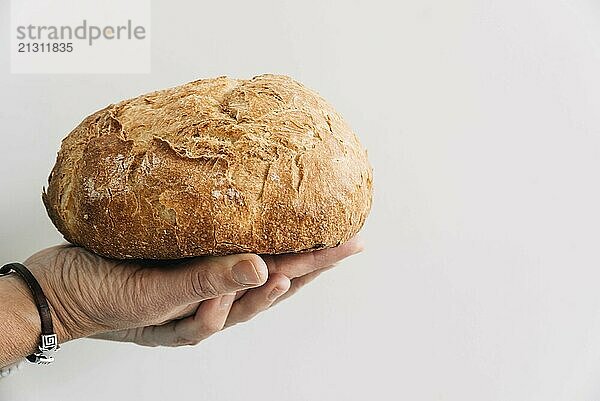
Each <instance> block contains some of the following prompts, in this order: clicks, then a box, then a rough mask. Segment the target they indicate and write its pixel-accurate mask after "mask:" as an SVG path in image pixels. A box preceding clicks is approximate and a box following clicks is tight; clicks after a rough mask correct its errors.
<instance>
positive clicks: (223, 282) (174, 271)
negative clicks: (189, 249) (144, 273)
mask: <svg viewBox="0 0 600 401" xmlns="http://www.w3.org/2000/svg"><path fill="white" fill-rule="evenodd" d="M155 273H156V274H153V275H150V276H151V278H150V277H149V279H150V280H152V281H153V282H152V283H150V288H155V290H156V291H157V295H158V296H161V298H163V299H165V300H166V301H167V303H169V304H171V305H173V306H175V305H187V304H190V303H193V302H199V301H203V300H206V299H210V298H216V297H218V296H221V295H225V294H230V293H232V292H236V291H240V290H243V289H246V288H252V287H258V286H260V285H262V284H264V283H265V282H266V281H267V278H268V275H269V273H268V270H267V265H266V263H265V262H264V261H263V260H262V258H261V257H260V256H258V255H254V254H239V255H227V256H216V257H200V258H194V259H190V260H188V261H185V262H183V263H181V264H178V265H177V266H174V267H173V266H164V267H161V268H160V269H156V270H155Z"/></svg>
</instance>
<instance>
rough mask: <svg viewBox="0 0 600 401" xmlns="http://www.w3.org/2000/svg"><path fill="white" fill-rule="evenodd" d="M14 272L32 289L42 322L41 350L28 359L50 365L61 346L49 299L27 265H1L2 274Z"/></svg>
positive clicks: (0, 273) (0, 271)
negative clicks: (55, 331) (53, 323)
mask: <svg viewBox="0 0 600 401" xmlns="http://www.w3.org/2000/svg"><path fill="white" fill-rule="evenodd" d="M13 272H14V273H17V274H18V275H19V276H21V278H23V280H25V282H26V283H27V286H28V287H29V289H30V290H31V293H32V295H33V300H34V302H35V305H36V306H37V309H38V312H39V313H40V321H41V323H42V335H41V337H40V345H39V346H38V349H39V351H38V352H34V353H33V354H31V355H29V356H27V360H28V361H29V362H31V363H35V364H39V365H49V364H51V363H52V362H54V353H55V352H56V351H58V350H59V349H60V346H59V345H58V338H57V336H56V334H55V333H54V326H53V325H52V314H51V313H50V306H49V305H48V300H47V299H46V296H45V295H44V291H43V290H42V287H41V286H40V283H38V281H37V280H36V278H35V277H34V275H33V274H32V273H31V272H30V271H29V269H28V268H27V267H25V266H24V265H22V264H21V263H9V264H7V265H4V266H2V267H0V276H4V275H7V274H10V273H13Z"/></svg>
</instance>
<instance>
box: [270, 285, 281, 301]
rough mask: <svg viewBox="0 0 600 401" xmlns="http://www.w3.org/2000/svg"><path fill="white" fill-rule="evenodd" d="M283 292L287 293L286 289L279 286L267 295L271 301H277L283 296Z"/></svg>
mask: <svg viewBox="0 0 600 401" xmlns="http://www.w3.org/2000/svg"><path fill="white" fill-rule="evenodd" d="M283 294H285V291H284V290H282V289H279V288H273V291H271V292H270V293H269V295H268V296H267V299H268V300H269V301H275V300H276V299H277V298H279V297H280V296H282V295H283Z"/></svg>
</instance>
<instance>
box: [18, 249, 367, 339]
mask: <svg viewBox="0 0 600 401" xmlns="http://www.w3.org/2000/svg"><path fill="white" fill-rule="evenodd" d="M361 250H362V247H361V245H360V244H359V242H358V241H357V240H355V239H354V240H350V241H348V242H347V243H345V244H342V245H340V246H339V247H336V248H331V249H325V250H319V251H314V252H310V253H305V254H289V255H277V256H274V255H268V256H264V257H263V258H261V257H259V256H257V255H252V254H241V255H229V256H221V257H201V258H194V259H188V260H185V261H178V262H169V264H168V265H166V264H165V263H166V262H160V263H158V262H129V261H118V260H110V259H105V258H102V257H100V256H98V255H95V254H92V253H90V252H88V251H86V250H84V249H82V248H78V247H74V246H58V247H53V248H49V249H46V250H44V251H41V252H38V253H37V254H35V255H33V256H32V257H30V258H29V259H28V260H27V261H26V262H25V264H26V265H27V266H28V267H29V268H30V269H31V270H32V271H33V272H34V274H35V275H36V277H38V280H39V281H40V283H41V284H42V287H43V288H44V291H45V292H46V296H47V297H48V300H49V302H50V304H51V305H52V308H53V315H54V317H55V318H56V320H57V321H58V322H57V323H56V325H57V333H58V334H59V337H62V341H67V340H69V339H73V338H80V337H86V336H92V337H95V338H103V339H110V340H118V341H130V342H135V343H138V344H141V345H151V346H153V345H169V346H177V345H189V344H197V343H198V342H199V341H201V340H203V339H205V338H207V337H208V336H210V335H212V334H214V333H216V332H218V331H220V330H221V329H222V328H223V327H229V326H232V325H234V324H236V323H239V322H243V321H246V320H248V319H250V318H252V317H253V316H255V315H256V314H257V313H259V312H261V311H263V310H265V309H267V308H269V307H270V306H271V305H272V304H273V303H274V302H276V300H278V299H279V300H281V299H283V298H285V297H287V296H289V295H291V294H293V293H295V292H296V291H298V290H299V289H300V288H301V287H302V286H303V285H305V284H306V283H308V282H309V281H311V280H312V279H314V278H315V277H316V276H318V275H319V274H320V273H321V272H322V271H324V270H325V269H327V268H328V267H331V266H332V265H334V264H335V263H337V262H338V261H340V260H342V259H344V258H345V257H348V256H350V255H352V254H355V253H357V252H360V251H361ZM234 266H237V267H240V270H244V271H243V272H239V273H238V274H236V273H234V271H236V270H237V269H235V268H234V269H232V268H233V267H234ZM256 287H258V288H256ZM284 294H285V295H284Z"/></svg>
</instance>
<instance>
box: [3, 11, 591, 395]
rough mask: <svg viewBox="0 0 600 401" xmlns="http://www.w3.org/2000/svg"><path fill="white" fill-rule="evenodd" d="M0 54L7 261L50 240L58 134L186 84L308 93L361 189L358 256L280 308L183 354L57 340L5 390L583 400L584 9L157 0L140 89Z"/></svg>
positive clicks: (586, 320) (587, 317) (587, 326)
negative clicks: (367, 177) (336, 126)
mask: <svg viewBox="0 0 600 401" xmlns="http://www.w3.org/2000/svg"><path fill="white" fill-rule="evenodd" d="M6 3H7V2H6V1H3V2H2V3H1V6H0V11H1V18H2V19H1V20H0V26H2V27H5V26H7V25H8V23H9V21H8V15H9V10H8V7H7V5H6ZM3 32H4V31H3ZM1 44H2V48H1V49H0V50H1V51H2V54H4V56H2V57H1V58H0V85H1V91H0V116H1V120H0V121H1V123H2V125H1V127H2V128H1V132H0V134H1V135H2V143H1V144H2V146H1V147H0V156H1V157H0V176H1V180H2V186H1V188H2V193H1V195H0V213H1V216H2V217H1V220H0V221H1V223H0V255H1V256H2V260H4V261H12V260H20V259H23V258H26V257H27V256H28V255H29V254H31V253H33V252H34V251H36V250H38V249H40V248H42V247H45V246H49V245H51V244H54V243H56V242H58V241H60V239H61V238H60V236H59V235H58V234H57V232H56V230H55V229H54V227H53V226H52V225H51V223H50V221H49V220H48V218H47V217H46V214H45V211H44V209H43V206H42V203H41V201H40V192H41V187H42V185H44V182H45V179H46V176H47V174H48V172H49V171H50V169H51V167H52V165H53V163H54V157H55V152H56V150H57V149H58V147H59V141H60V139H61V138H62V137H63V136H64V135H66V134H67V133H68V132H69V131H70V130H71V129H72V128H73V127H74V126H75V125H76V124H78V123H79V122H80V121H81V119H82V118H83V117H85V116H86V115H87V114H90V113H91V112H93V111H95V110H97V109H99V108H101V107H104V106H105V105H107V104H108V103H110V102H114V101H118V100H121V99H124V98H128V97H132V96H135V95H138V94H141V93H144V92H146V91H149V90H153V89H160V88H164V87H168V86H173V85H177V84H181V83H183V82H187V81H190V80H194V79H197V78H203V77H213V76H218V75H224V74H227V75H231V76H235V77H251V76H253V75H255V74H259V73H263V72H274V73H285V74H289V75H291V76H293V77H295V78H297V79H298V80H300V81H302V82H304V83H305V84H306V85H307V86H309V87H312V88H315V89H317V90H318V91H319V92H320V93H321V94H322V95H323V96H324V97H325V98H327V99H328V100H329V101H330V102H331V103H332V104H334V105H335V106H336V108H337V109H338V110H339V111H340V112H341V113H342V114H343V115H344V116H345V117H346V118H347V120H348V121H349V122H350V124H351V125H352V126H353V127H354V129H355V130H356V132H357V133H358V134H359V136H360V138H361V140H362V141H363V143H364V144H365V145H366V146H367V148H368V149H369V155H370V158H371V161H372V163H373V166H374V177H375V203H374V208H373V212H372V214H371V216H370V218H369V220H368V223H367V225H366V227H365V229H364V231H363V237H364V239H365V241H366V243H367V250H366V251H365V252H364V253H363V254H362V255H359V256H357V257H354V258H353V259H351V260H349V261H347V262H345V263H343V265H342V266H341V267H340V268H338V269H337V271H336V270H333V271H332V272H329V273H327V274H326V275H324V276H322V278H320V279H319V280H318V281H317V282H315V283H314V284H312V285H311V286H310V287H308V288H307V289H306V290H303V292H302V293H301V294H300V295H298V296H297V297H295V298H294V299H292V300H290V301H288V302H286V303H284V304H282V305H281V306H279V307H277V308H275V309H273V310H272V311H270V312H268V313H266V314H264V315H262V316H260V317H259V318H257V319H256V320H253V321H251V322H249V323H247V324H245V325H243V326H240V327H235V328H233V329H231V330H228V331H225V332H223V333H220V334H218V335H216V336H214V337H212V338H211V339H209V340H207V341H206V342H204V343H201V344H200V345H199V346H197V347H195V348H190V347H186V348H179V349H158V348H154V349H150V348H142V347H137V346H134V345H127V344H115V343H108V342H101V341H94V340H80V341H76V342H73V343H68V344H66V345H65V346H64V348H63V351H61V353H60V354H59V355H58V361H57V362H56V364H55V365H54V366H52V367H49V368H41V367H40V368H38V367H28V368H27V369H26V370H24V371H22V372H20V374H18V375H17V376H13V377H10V378H8V379H6V380H4V381H2V382H1V384H0V399H1V400H3V401H4V400H7V401H8V400H10V401H26V400H27V401H28V400H40V399H46V400H61V401H68V400H80V399H84V398H85V399H86V400H90V401H94V400H107V399H108V400H125V399H136V400H137V399H139V400H142V399H143V400H163V399H175V400H177V399H182V400H185V399H199V400H224V401H225V400H228V401H229V400H274V401H275V400H277V401H279V400H291V401H305V400H411V401H419V400H457V401H465V400H478V401H479V400H486V401H494V400H498V401H500V400H502V401H505V400H527V401H534V400H540V401H542V400H543V401H550V400H571V401H576V400H598V399H600V291H599V289H600V252H599V249H600V246H599V244H600V241H599V240H600V211H599V208H600V190H599V185H600V182H599V179H598V175H599V172H600V5H598V3H597V2H595V1H592V0H588V1H586V0H569V1H567V0H562V1H561V0H546V1H537V0H502V1H492V0H477V1H476V0H472V1H467V0H455V1H447V0H412V1H389V2H382V1H374V0H371V1H365V2H350V1H338V2H329V1H302V2H299V1H271V2H268V3H267V2H260V1H256V2H246V1H239V2H233V1H228V2H216V1H211V2H206V1H190V2H186V3H184V2H182V1H174V0H170V1H164V2H163V1H161V2H159V1H155V2H153V4H152V73H151V74H148V75H11V74H10V73H9V65H8V59H9V57H8V56H7V55H8V38H7V37H6V36H4V37H3V39H2V42H1Z"/></svg>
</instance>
